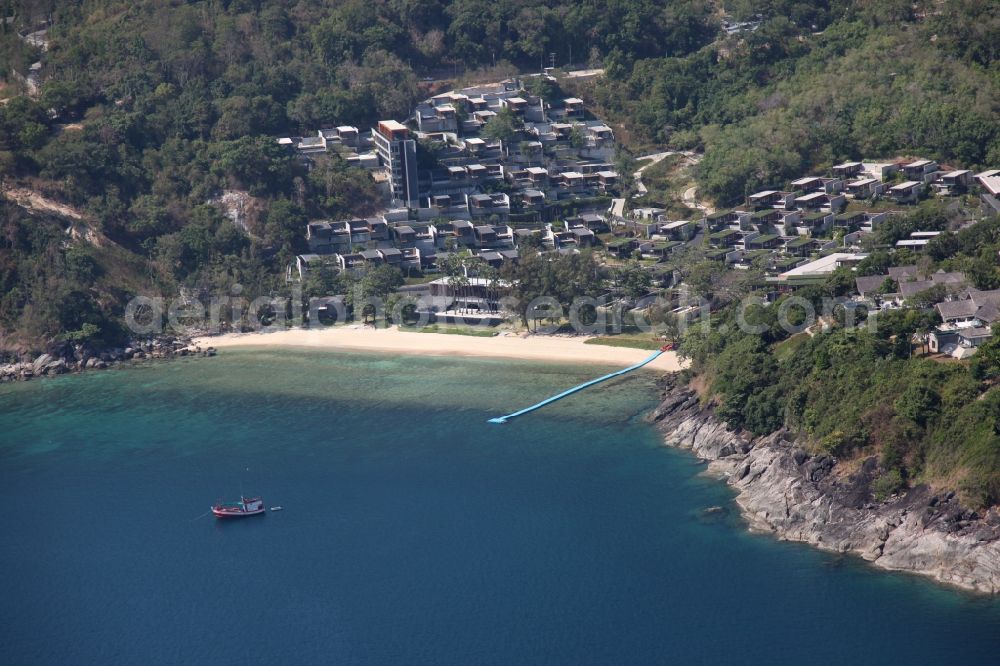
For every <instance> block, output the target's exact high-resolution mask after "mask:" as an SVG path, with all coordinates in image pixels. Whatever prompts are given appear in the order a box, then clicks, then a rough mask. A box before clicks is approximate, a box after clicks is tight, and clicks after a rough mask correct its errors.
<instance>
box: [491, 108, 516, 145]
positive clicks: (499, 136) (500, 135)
mask: <svg viewBox="0 0 1000 666" xmlns="http://www.w3.org/2000/svg"><path fill="white" fill-rule="evenodd" d="M523 127H524V121H522V120H521V119H520V118H519V117H518V116H517V114H515V113H514V112H513V111H511V110H510V109H509V108H507V107H504V108H502V109H500V110H499V111H497V114H496V115H495V116H493V117H492V118H490V119H489V120H488V121H486V125H485V126H484V127H483V136H485V137H486V138H488V139H493V140H495V141H503V143H504V145H506V146H510V145H511V144H512V143H513V142H514V140H515V139H516V138H517V136H518V134H519V133H520V131H521V128H523Z"/></svg>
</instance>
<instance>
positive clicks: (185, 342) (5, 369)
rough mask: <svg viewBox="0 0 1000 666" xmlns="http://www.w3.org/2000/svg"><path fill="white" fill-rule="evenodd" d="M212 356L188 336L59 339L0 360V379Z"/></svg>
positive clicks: (4, 380) (13, 379) (25, 379)
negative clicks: (110, 342) (108, 342)
mask: <svg viewBox="0 0 1000 666" xmlns="http://www.w3.org/2000/svg"><path fill="white" fill-rule="evenodd" d="M181 356H215V348H214V347H201V346H199V345H196V344H194V343H193V342H192V341H191V339H190V338H178V337H171V336H164V337H159V338H151V339H149V340H133V341H130V342H129V344H128V345H127V346H125V347H114V348H109V349H95V348H93V347H90V346H88V345H86V344H69V343H61V344H56V345H53V346H51V347H50V348H49V350H48V351H47V352H45V353H44V354H40V355H38V356H36V357H34V358H30V357H29V359H27V360H21V361H15V362H13V363H4V364H0V382H13V381H27V380H29V379H34V378H36V377H54V376H56V375H61V374H65V373H69V372H83V371H84V370H104V369H107V368H112V367H116V366H120V365H123V364H131V363H137V362H140V361H145V360H148V359H165V358H177V357H181Z"/></svg>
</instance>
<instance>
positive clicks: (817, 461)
mask: <svg viewBox="0 0 1000 666" xmlns="http://www.w3.org/2000/svg"><path fill="white" fill-rule="evenodd" d="M649 419H650V420H651V421H652V422H653V423H655V424H656V426H657V427H658V428H659V429H660V431H661V432H662V433H663V436H664V440H665V442H666V443H667V444H668V445H670V446H675V447H679V448H682V449H688V450H690V451H692V452H693V453H694V454H695V455H697V456H698V457H700V458H702V459H704V460H707V461H708V463H709V465H708V467H709V472H710V473H714V474H717V475H719V476H720V477H722V478H724V479H725V480H726V482H727V483H728V484H729V485H730V486H732V487H733V488H734V489H735V490H736V492H737V493H738V494H737V497H736V502H737V504H738V505H739V506H740V508H741V510H742V513H743V516H744V517H745V518H746V520H747V521H748V523H749V525H750V528H751V529H753V530H758V531H763V532H769V533H773V534H775V535H776V536H777V537H778V538H780V539H786V540H789V541H802V542H805V543H809V544H812V545H813V546H816V547H818V548H821V549H823V550H829V551H834V552H838V553H851V554H855V555H859V556H861V557H862V558H864V559H865V560H868V561H869V562H871V563H872V564H874V565H875V566H878V567H881V568H883V569H888V570H892V571H907V572H910V573H915V574H920V575H923V576H929V577H931V578H933V579H934V580H937V581H939V582H941V583H946V584H949V585H954V586H957V587H960V588H963V589H966V590H971V591H975V592H981V593H986V594H998V593H1000V511H998V510H997V508H996V507H994V508H993V509H991V510H990V511H989V512H987V513H986V514H985V515H980V514H978V513H977V512H975V511H972V510H969V509H966V508H964V507H962V506H961V505H960V504H959V501H958V499H957V498H956V497H955V495H954V493H951V492H949V493H935V492H934V491H933V490H932V489H931V488H929V487H927V486H917V487H915V488H912V489H909V490H907V491H905V492H903V493H900V494H898V495H894V496H893V497H891V498H889V499H888V500H886V501H882V502H879V501H876V500H875V499H874V498H873V495H872V491H871V484H872V481H873V480H874V478H875V475H876V473H877V469H876V468H877V461H876V460H875V459H874V458H871V459H868V460H866V461H864V463H863V464H862V465H860V467H859V469H857V470H856V471H853V472H852V473H847V471H846V470H844V469H842V468H840V467H838V461H837V460H836V459H834V458H832V457H830V456H825V455H818V456H817V455H810V454H809V453H807V452H806V451H804V450H803V449H801V448H799V447H798V446H796V444H795V443H794V442H793V441H791V440H792V438H793V437H792V435H791V434H789V433H786V432H784V431H779V432H776V433H773V434H771V435H768V436H766V437H760V438H749V437H747V436H746V435H745V434H742V433H737V432H733V431H730V430H728V429H727V428H726V426H725V424H724V423H723V422H722V421H721V420H719V419H718V418H716V417H715V415H714V413H713V412H712V409H711V408H710V407H704V406H702V405H701V403H700V400H699V397H698V395H697V393H696V392H695V391H693V390H692V389H690V388H688V387H686V386H679V385H677V384H676V383H675V381H674V379H673V378H670V379H668V380H667V384H666V385H665V387H664V395H663V401H662V402H661V404H660V405H659V406H658V407H657V408H656V409H655V410H654V411H653V412H652V413H651V414H650V416H649Z"/></svg>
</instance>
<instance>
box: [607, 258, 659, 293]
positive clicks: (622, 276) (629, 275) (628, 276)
mask: <svg viewBox="0 0 1000 666" xmlns="http://www.w3.org/2000/svg"><path fill="white" fill-rule="evenodd" d="M612 275H613V279H614V282H615V285H616V287H617V288H618V289H619V290H620V292H621V293H622V294H623V295H624V296H625V297H627V298H630V299H636V298H639V297H640V296H643V295H645V294H647V293H648V292H649V288H650V286H651V285H652V284H653V278H652V276H651V275H650V274H649V272H648V271H646V270H645V269H644V268H643V267H642V265H640V264H639V262H637V261H628V262H626V263H625V264H622V265H621V266H616V267H615V268H614V270H613V271H612Z"/></svg>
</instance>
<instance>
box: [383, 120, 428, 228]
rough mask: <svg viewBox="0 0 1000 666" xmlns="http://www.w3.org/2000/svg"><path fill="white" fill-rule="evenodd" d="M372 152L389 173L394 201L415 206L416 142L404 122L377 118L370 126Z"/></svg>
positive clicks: (416, 201)
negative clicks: (373, 125) (373, 145)
mask: <svg viewBox="0 0 1000 666" xmlns="http://www.w3.org/2000/svg"><path fill="white" fill-rule="evenodd" d="M372 140H373V142H374V144H375V153H376V154H377V155H378V157H379V161H380V162H381V163H382V166H384V167H385V168H386V171H387V172H388V175H389V191H390V192H391V193H392V200H393V204H394V205H397V206H407V207H409V208H416V207H417V206H418V205H419V199H420V197H419V191H418V186H417V142H416V141H415V140H414V139H411V138H410V130H409V129H408V128H407V127H406V125H404V124H402V123H400V122H397V121H395V120H380V121H379V123H378V127H376V128H374V129H372Z"/></svg>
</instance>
